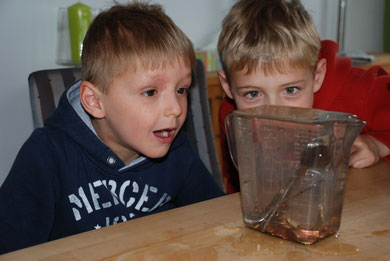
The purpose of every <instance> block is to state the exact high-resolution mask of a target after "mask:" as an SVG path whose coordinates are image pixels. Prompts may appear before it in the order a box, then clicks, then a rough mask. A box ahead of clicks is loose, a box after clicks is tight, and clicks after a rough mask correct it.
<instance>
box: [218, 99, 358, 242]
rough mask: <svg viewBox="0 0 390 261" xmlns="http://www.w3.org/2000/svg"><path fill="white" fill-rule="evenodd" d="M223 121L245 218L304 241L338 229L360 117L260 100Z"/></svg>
mask: <svg viewBox="0 0 390 261" xmlns="http://www.w3.org/2000/svg"><path fill="white" fill-rule="evenodd" d="M225 124H226V130H227V136H228V144H229V150H230V154H231V157H232V159H233V162H234V164H235V165H236V167H237V169H238V171H239V178H240V189H241V203H242V214H243V219H244V224H245V225H246V226H248V227H250V228H253V229H256V230H259V231H261V232H265V233H268V234H271V235H274V236H278V237H281V238H284V239H288V240H292V241H296V242H299V243H303V244H312V243H315V242H317V241H319V240H320V239H323V238H325V237H327V236H330V235H332V234H334V233H336V232H337V231H338V229H339V227H340V220H341V212H342V207H343V200H344V191H345V183H346V177H347V172H348V162H349V155H350V150H351V146H352V143H353V141H354V140H355V138H356V137H357V136H358V135H359V133H360V131H361V130H362V128H363V126H364V125H365V122H364V121H361V120H359V119H357V118H356V116H354V115H352V114H347V113H341V112H330V111H323V110H315V109H306V108H297V107H287V106H274V105H264V106H259V107H255V108H250V109H245V110H236V111H233V112H231V113H229V114H228V115H227V117H226V120H225Z"/></svg>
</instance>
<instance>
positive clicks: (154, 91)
mask: <svg viewBox="0 0 390 261" xmlns="http://www.w3.org/2000/svg"><path fill="white" fill-rule="evenodd" d="M156 93H157V91H156V90H154V89H151V90H147V91H144V92H143V95H145V96H148V97H150V96H153V95H155V94H156Z"/></svg>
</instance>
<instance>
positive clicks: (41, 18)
mask: <svg viewBox="0 0 390 261" xmlns="http://www.w3.org/2000/svg"><path fill="white" fill-rule="evenodd" d="M82 2H83V3H85V4H87V5H90V6H92V7H95V8H107V7H109V6H111V5H112V1H111V0H83V1H82ZM119 2H128V1H125V0H121V1H119ZM152 2H157V3H160V4H162V5H163V7H164V8H165V10H166V12H167V13H168V15H170V16H171V17H172V19H173V20H174V21H175V22H176V23H177V24H178V25H179V26H180V27H181V28H182V29H183V31H185V32H186V33H187V35H188V36H189V38H190V39H191V40H192V41H193V42H194V45H195V47H201V46H203V45H205V44H207V43H208V42H210V41H211V42H215V39H216V36H217V35H216V34H217V33H218V31H219V28H220V23H221V21H222V18H223V17H224V15H226V13H227V12H228V10H229V8H230V6H231V5H232V4H233V2H235V1H234V0H156V1H152ZM74 3H76V0H74V1H69V0H35V1H31V0H1V1H0V40H1V41H0V89H1V90H2V94H1V95H0V184H2V182H3V180H4V179H5V177H6V175H7V174H8V171H9V169H10V168H11V165H12V163H13V161H14V159H15V156H16V153H17V152H18V150H19V149H20V147H21V145H22V144H23V142H24V141H25V140H26V139H27V138H28V136H29V135H30V134H31V132H32V130H33V127H32V117H31V110H30V101H29V92H28V84H27V77H28V75H29V73H30V72H32V71H36V70H40V69H47V68H57V67H61V65H58V64H56V46H57V42H56V39H57V10H58V8H59V7H67V6H69V5H71V4H74ZM303 3H304V5H305V6H306V7H307V8H308V9H309V10H310V12H311V14H312V15H313V17H314V20H315V22H316V25H317V27H318V30H319V32H320V35H321V37H322V38H330V39H333V40H335V39H336V32H337V28H336V25H335V24H336V22H337V1H336V0H327V1H324V0H303ZM349 6H350V9H349V13H351V14H349V13H348V15H350V16H351V17H352V18H353V19H352V22H350V23H348V22H349V21H347V39H346V46H347V48H348V47H351V48H355V49H356V48H357V49H359V48H362V49H364V50H366V51H378V52H380V51H381V50H382V40H381V32H382V27H381V26H382V24H383V14H382V10H383V0H371V1H365V0H350V1H349ZM347 20H348V17H347ZM358 22H360V23H359V26H357V27H354V25H355V24H358Z"/></svg>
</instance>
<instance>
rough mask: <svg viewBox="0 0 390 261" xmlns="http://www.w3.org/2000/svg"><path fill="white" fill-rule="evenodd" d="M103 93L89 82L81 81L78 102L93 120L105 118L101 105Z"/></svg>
mask: <svg viewBox="0 0 390 261" xmlns="http://www.w3.org/2000/svg"><path fill="white" fill-rule="evenodd" d="M102 95H103V93H102V92H101V91H100V90H99V89H98V88H97V87H96V86H95V85H94V84H92V83H91V82H88V81H82V82H81V85H80V102H81V104H82V106H83V107H84V109H85V110H86V111H87V112H88V113H89V114H90V115H92V116H93V117H94V118H97V119H101V118H103V117H104V116H105V113H104V108H103V106H102V103H101V97H102Z"/></svg>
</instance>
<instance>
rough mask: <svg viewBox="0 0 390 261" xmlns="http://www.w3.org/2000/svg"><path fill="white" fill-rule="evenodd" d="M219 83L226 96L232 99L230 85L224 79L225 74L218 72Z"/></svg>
mask: <svg viewBox="0 0 390 261" xmlns="http://www.w3.org/2000/svg"><path fill="white" fill-rule="evenodd" d="M218 78H219V82H220V83H221V86H222V89H223V90H224V91H225V93H226V95H227V96H228V97H229V98H230V99H233V95H232V90H231V89H230V85H229V83H228V80H227V78H226V74H225V72H224V71H218Z"/></svg>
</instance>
